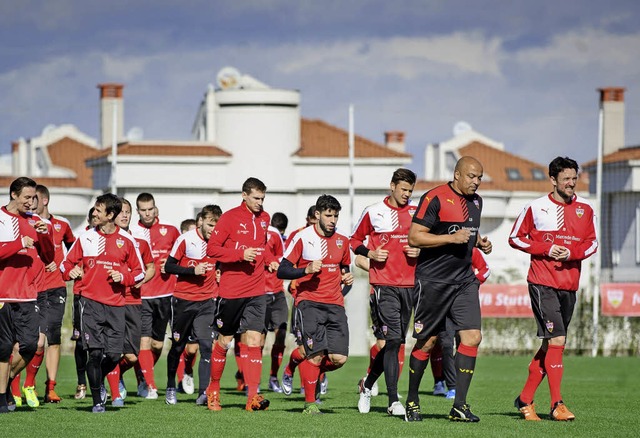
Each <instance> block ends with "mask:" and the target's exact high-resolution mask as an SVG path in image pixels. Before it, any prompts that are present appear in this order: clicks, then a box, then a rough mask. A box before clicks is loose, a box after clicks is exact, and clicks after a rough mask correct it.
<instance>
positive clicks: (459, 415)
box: [449, 404, 480, 423]
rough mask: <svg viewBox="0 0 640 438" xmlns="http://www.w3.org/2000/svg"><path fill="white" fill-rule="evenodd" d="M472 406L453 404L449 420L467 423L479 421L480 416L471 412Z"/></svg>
mask: <svg viewBox="0 0 640 438" xmlns="http://www.w3.org/2000/svg"><path fill="white" fill-rule="evenodd" d="M470 408H471V407H470V406H469V405H468V404H464V405H462V406H453V407H452V408H451V411H450V412H449V420H451V421H463V422H466V423H477V422H478V421H480V418H479V417H478V416H477V415H474V413H473V412H471V409H470Z"/></svg>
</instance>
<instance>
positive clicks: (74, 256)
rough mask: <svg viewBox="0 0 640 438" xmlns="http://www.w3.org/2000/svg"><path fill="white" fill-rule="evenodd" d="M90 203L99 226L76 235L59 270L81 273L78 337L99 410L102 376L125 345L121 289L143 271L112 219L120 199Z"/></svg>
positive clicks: (72, 276)
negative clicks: (84, 353) (80, 314)
mask: <svg viewBox="0 0 640 438" xmlns="http://www.w3.org/2000/svg"><path fill="white" fill-rule="evenodd" d="M94 207H95V209H94V211H93V215H94V216H95V217H96V221H97V223H98V225H97V226H96V227H95V228H92V229H90V230H87V231H85V232H84V233H83V234H82V235H81V236H80V237H78V239H76V241H75V243H74V244H73V246H72V247H71V249H70V250H69V253H68V254H67V256H66V257H65V259H64V261H63V262H62V266H61V267H60V270H61V271H62V275H63V278H64V279H65V280H67V281H68V280H73V279H76V278H78V277H83V289H82V298H81V299H80V306H81V307H82V328H81V336H82V339H83V342H84V346H85V349H87V350H88V352H89V362H88V363H87V376H88V377H89V386H90V388H91V396H92V398H93V409H92V411H93V412H94V413H104V412H105V403H106V399H107V396H106V390H105V388H104V378H105V377H106V375H107V374H108V373H109V372H111V370H113V368H114V367H115V366H116V365H117V364H118V361H119V360H120V355H121V354H122V351H123V350H124V336H125V333H124V330H125V308H124V305H125V290H126V288H127V287H128V286H133V285H134V284H136V283H138V282H140V281H142V279H143V278H144V275H145V272H144V267H143V263H142V260H141V259H140V254H139V253H138V250H137V249H136V243H135V240H134V239H133V237H132V236H131V235H130V234H129V233H127V232H126V231H124V230H122V229H121V228H120V227H118V226H117V225H116V224H115V220H116V217H117V216H118V215H119V214H120V211H121V210H122V201H121V200H120V198H118V197H117V196H116V195H114V194H111V193H107V194H104V195H100V196H98V198H97V199H96V202H95V205H94ZM80 263H82V264H81V265H80Z"/></svg>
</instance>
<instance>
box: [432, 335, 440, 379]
mask: <svg viewBox="0 0 640 438" xmlns="http://www.w3.org/2000/svg"><path fill="white" fill-rule="evenodd" d="M431 373H432V374H433V379H434V380H436V381H439V380H442V347H441V346H440V342H436V345H435V346H434V347H433V348H432V349H431Z"/></svg>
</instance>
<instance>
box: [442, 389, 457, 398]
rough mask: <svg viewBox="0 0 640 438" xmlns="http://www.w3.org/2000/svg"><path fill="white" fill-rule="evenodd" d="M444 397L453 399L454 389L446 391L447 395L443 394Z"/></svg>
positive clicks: (454, 395)
mask: <svg viewBox="0 0 640 438" xmlns="http://www.w3.org/2000/svg"><path fill="white" fill-rule="evenodd" d="M445 398H448V399H449V400H453V399H454V398H456V389H455V388H453V389H450V390H449V391H447V395H445Z"/></svg>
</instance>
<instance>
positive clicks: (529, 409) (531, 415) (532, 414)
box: [513, 396, 541, 421]
mask: <svg viewBox="0 0 640 438" xmlns="http://www.w3.org/2000/svg"><path fill="white" fill-rule="evenodd" d="M513 404H514V406H515V407H516V408H518V410H519V411H520V413H521V414H522V416H523V418H524V419H525V420H527V421H541V420H540V417H538V414H536V405H534V404H533V403H531V404H526V403H525V402H523V401H522V400H520V396H518V398H516V400H515V401H514V402H513Z"/></svg>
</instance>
